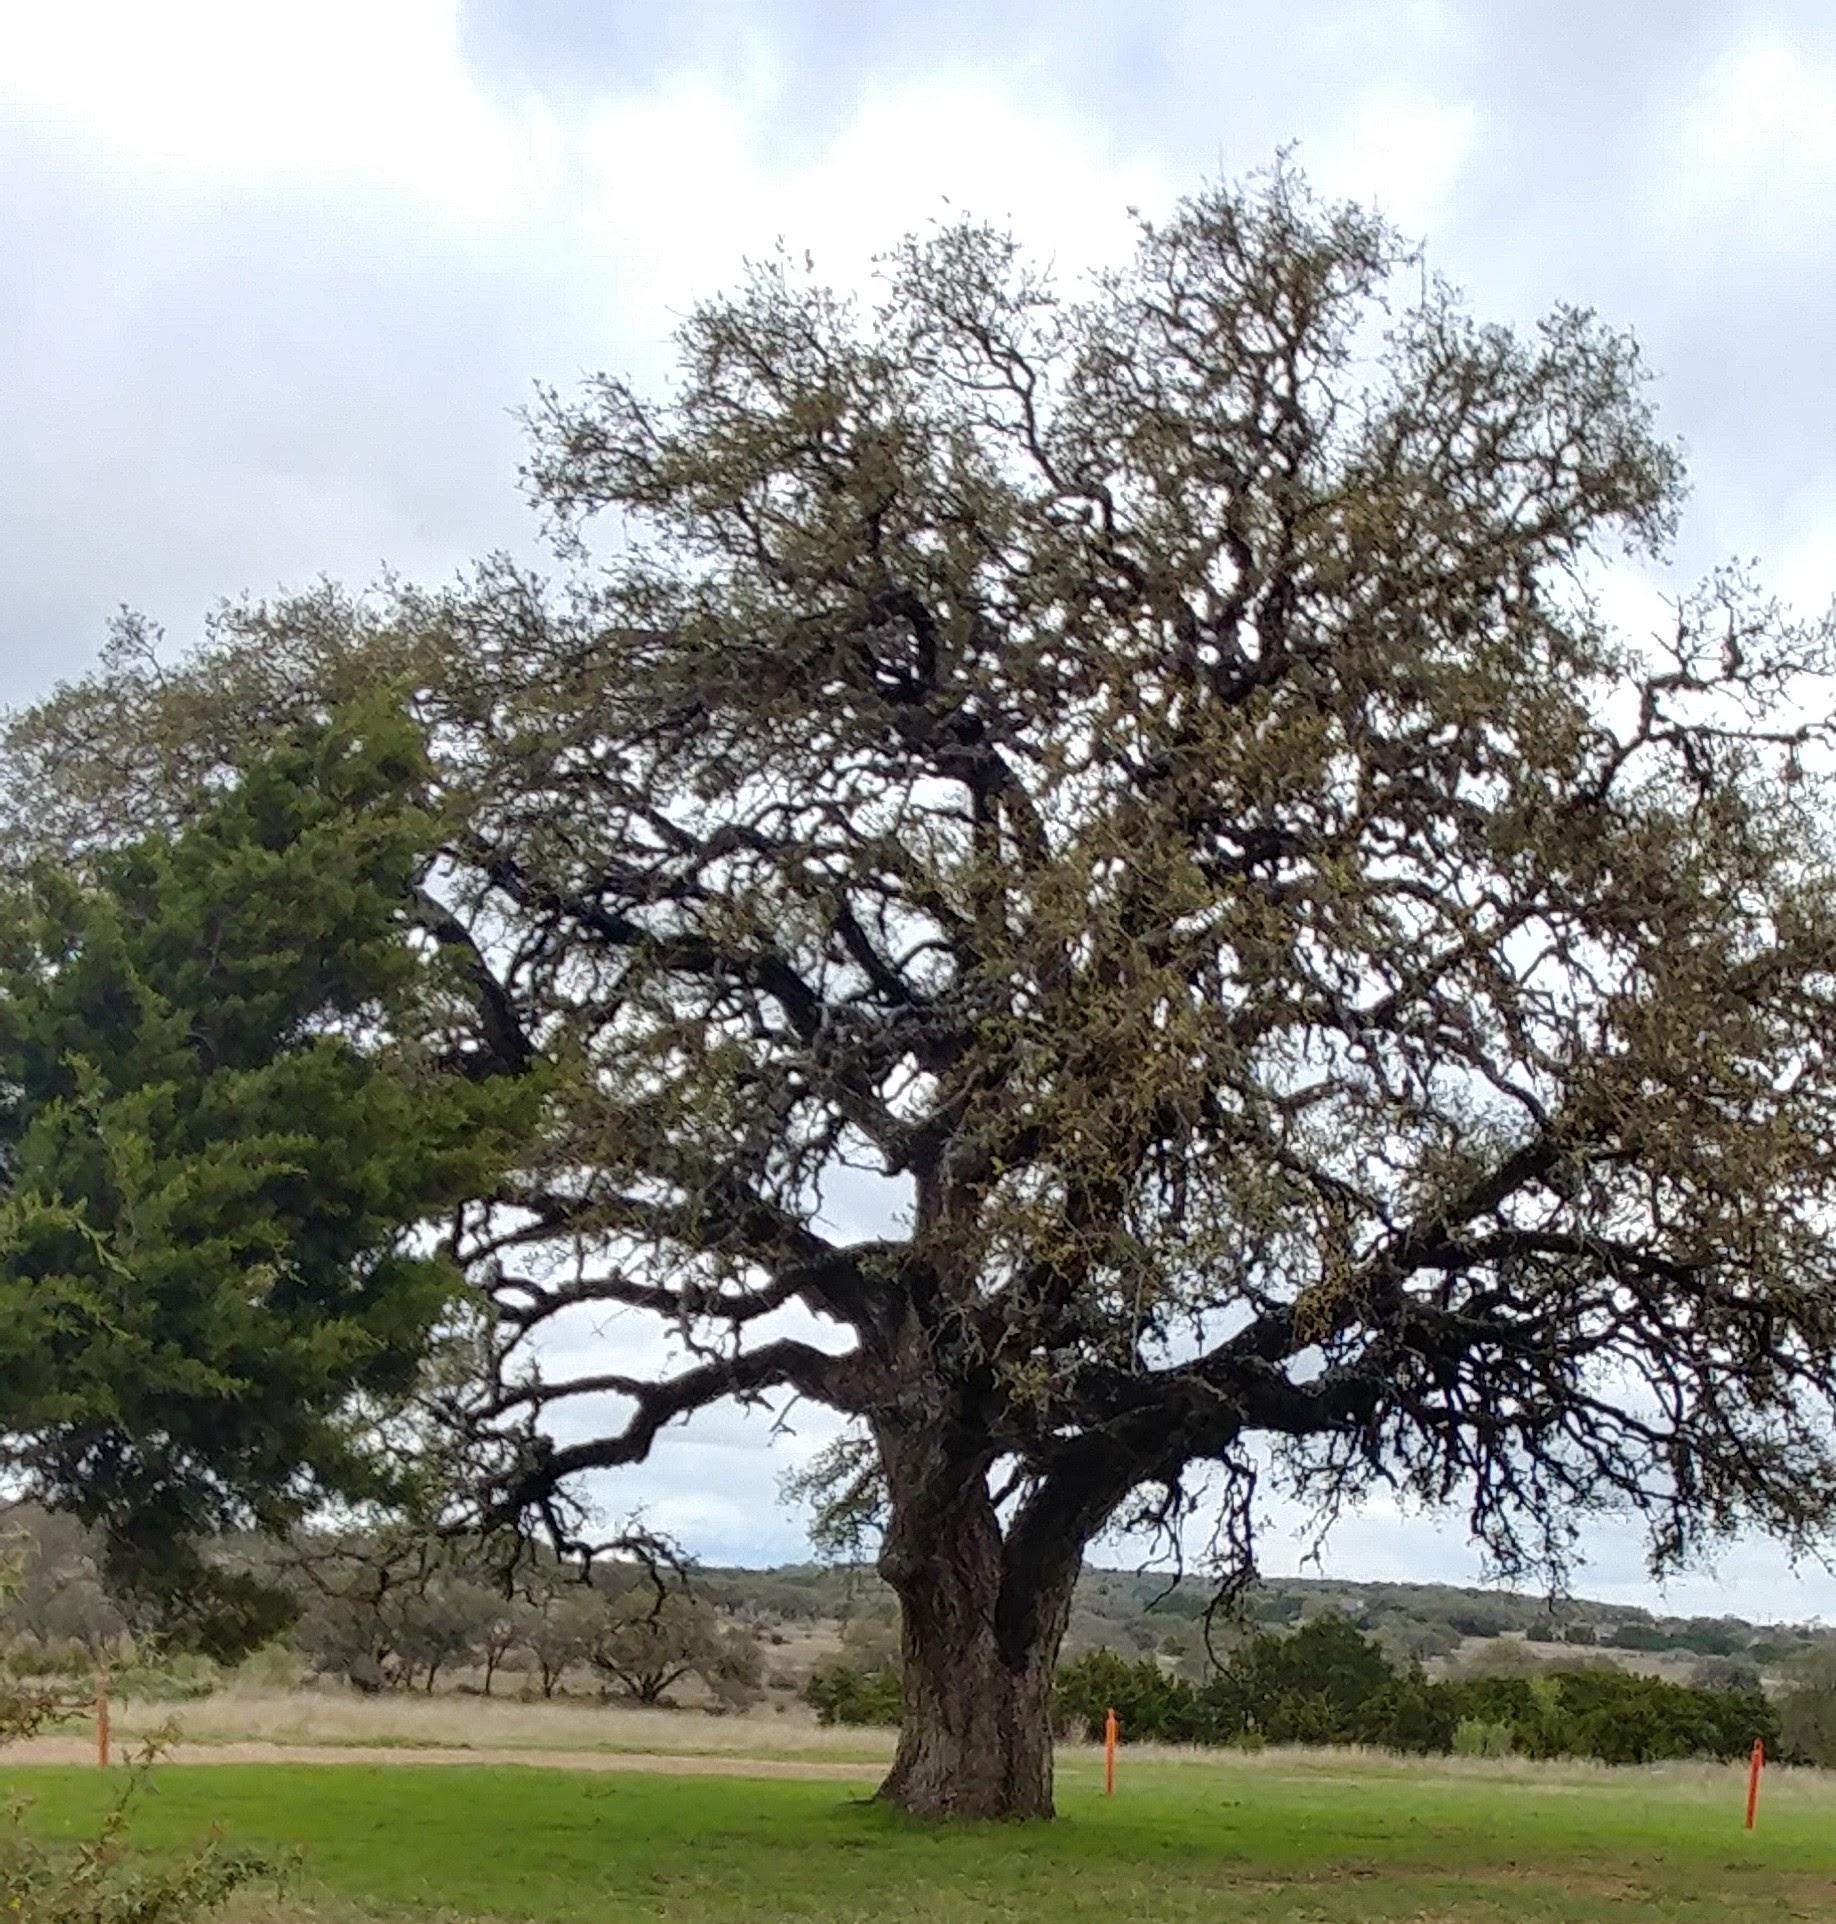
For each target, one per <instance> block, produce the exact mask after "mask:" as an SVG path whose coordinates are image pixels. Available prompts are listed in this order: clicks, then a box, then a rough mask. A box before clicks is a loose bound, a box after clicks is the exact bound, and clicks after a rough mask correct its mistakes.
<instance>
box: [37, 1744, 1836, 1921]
mask: <svg viewBox="0 0 1836 1924" xmlns="http://www.w3.org/2000/svg"><path fill="white" fill-rule="evenodd" d="M1123 1761H1124V1773H1123V1783H1122V1787H1121V1789H1120V1791H1119V1794H1118V1795H1117V1796H1116V1798H1115V1799H1114V1800H1113V1801H1107V1800H1105V1799H1104V1797H1103V1796H1102V1794H1101V1784H1100V1780H1099V1778H1098V1777H1097V1775H1096V1774H1095V1773H1094V1772H1093V1771H1092V1769H1091V1767H1090V1766H1089V1765H1088V1764H1087V1763H1086V1762H1084V1761H1082V1760H1080V1761H1079V1762H1078V1763H1076V1764H1074V1765H1073V1766H1072V1767H1071V1768H1070V1769H1069V1770H1067V1771H1066V1772H1065V1773H1064V1781H1063V1784H1062V1796H1061V1807H1062V1811H1063V1815H1062V1818H1061V1820H1060V1821H1059V1822H1058V1823H1057V1824H1055V1825H1051V1826H1027V1827H1021V1828H1008V1829H1002V1828H994V1827H986V1828H970V1829H962V1830H927V1829H921V1828H918V1827H915V1826H913V1825H911V1824H908V1823H904V1822H901V1821H899V1820H898V1819H896V1818H894V1817H893V1816H891V1815H889V1814H888V1813H887V1812H885V1811H883V1810H880V1809H877V1808H874V1807H872V1806H869V1805H867V1804H866V1803H864V1802H862V1801H859V1800H858V1799H857V1798H856V1797H855V1796H854V1795H853V1794H852V1793H851V1790H850V1788H849V1787H848V1786H845V1785H837V1784H835V1783H805V1782H787V1781H782V1780H779V1781H769V1782H767V1781H747V1780H744V1779H740V1778H731V1777H711V1776H703V1777H675V1776H662V1775H656V1776H649V1775H641V1774H625V1775H609V1774H599V1775H594V1774H586V1773H579V1772H568V1771H550V1770H536V1769H518V1768H504V1767H483V1766H480V1767H476V1768H474V1767H471V1766H458V1767H451V1768H447V1767H422V1768H417V1767H412V1766H408V1767H400V1768H386V1767H385V1768H373V1767H363V1766H336V1765H311V1764H306V1765H260V1766H247V1767H239V1766H193V1767H182V1766H176V1765H175V1766H169V1767H167V1768H166V1769H165V1770H164V1771H162V1773H161V1774H160V1775H159V1777H158V1779H157V1780H156V1783H155V1784H154V1786H153V1788H152V1789H151V1791H150V1792H149V1793H148V1796H147V1799H146V1802H145V1804H144V1805H143V1806H142V1809H141V1812H140V1815H139V1818H138V1819H137V1822H136V1826H135V1835H136V1837H137V1838H138V1840H139V1841H140V1842H141V1843H142V1844H143V1845H145V1846H146V1847H149V1848H154V1849H161V1848H165V1847H168V1846H178V1845H181V1844H183V1843H186V1842H189V1841H192V1840H195V1839H196V1838H197V1837H198V1836H199V1835H200V1834H201V1833H202V1832H204V1831H205V1830H206V1829H207V1828H208V1827H209V1826H210V1825H211V1824H212V1823H213V1822H220V1823H221V1824H222V1826H223V1828H224V1831H225V1833H226V1835H227V1837H228V1838H229V1839H230V1840H231V1841H232V1842H234V1843H236V1844H238V1845H243V1846H254V1845H260V1846H265V1847H267V1848H269V1849H271V1850H275V1851H279V1852H287V1853H293V1852H297V1853H298V1868H297V1869H296V1870H295V1871H294V1872H292V1873H291V1874H290V1877H289V1881H288V1884H287V1886H286V1888H285V1889H284V1890H283V1892H282V1894H281V1896H280V1897H279V1899H278V1900H275V1899H271V1898H268V1897H265V1896H264V1897H263V1898H261V1899H260V1900H258V1901H257V1902H256V1903H255V1904H254V1905H253V1906H251V1907H250V1908H249V1909H248V1910H247V1911H246V1912H245V1915H246V1916H248V1917H250V1918H263V1919H283V1918H284V1919H293V1918H303V1917H312V1918H323V1919H326V1920H338V1921H339V1924H343V1920H346V1919H357V1918H362V1919H371V1918H376V1919H385V1918H387V1919H398V1918H400V1919H408V1918H439V1919H441V1920H453V1919H460V1918H464V1919H471V1918H489V1919H512V1918H514V1919H531V1920H537V1919H539V1920H543V1921H544V1924H548V1921H549V1920H552V1921H553V1924H574V1921H575V1920H579V1921H580V1924H585V1921H586V1920H593V1924H602V1920H614V1919H618V1920H622V1919H652V1920H667V1924H729V1920H736V1919H749V1920H750V1919H767V1920H786V1921H790V1920H795V1921H797V1924H841V1921H842V1920H856V1919H862V1920H864V1919H875V1920H892V1921H897V1920H908V1919H910V1920H917V1919H922V1920H924V1921H925V1924H957V1921H958V1920H967V1919H971V1918H973V1919H978V1920H993V1919H1016V1920H1017V1919H1027V1920H1054V1919H1099V1918H1100V1919H1106V1920H1122V1919H1128V1920H1132V1919H1143V1920H1147V1919H1152V1920H1165V1921H1166V1924H1180V1920H1185V1919H1194V1920H1196V1919H1201V1918H1202V1919H1205V1920H1208V1924H1233V1921H1234V1920H1238V1919H1245V1920H1247V1919H1251V1918H1254V1919H1257V1920H1281V1921H1283V1924H1303V1920H1305V1921H1307V1924H1352V1920H1365V1919H1371V1920H1384V1919H1392V1920H1398V1921H1399V1924H1400V1920H1405V1919H1406V1920H1410V1924H1452V1920H1461V1921H1462V1924H1465V1921H1466V1920H1473V1921H1474V1924H1488V1921H1489V1920H1502V1919H1513V1920H1517V1919H1533V1920H1547V1921H1550V1924H1553V1921H1555V1920H1564V1921H1566V1920H1600V1919H1613V1920H1621V1921H1624V1924H1630V1920H1633V1919H1646V1918H1657V1919H1667V1918H1676V1919H1702V1920H1705V1921H1706V1920H1709V1919H1714V1920H1716V1924H1722V1921H1723V1920H1730V1919H1731V1920H1739V1921H1740V1924H1761V1921H1762V1920H1773V1919H1804V1920H1810V1919H1817V1920H1829V1919H1833V1918H1836V1789H1833V1788H1832V1787H1831V1786H1830V1785H1829V1784H1828V1783H1827V1782H1825V1781H1824V1780H1822V1779H1819V1778H1802V1779H1797V1780H1794V1779H1793V1778H1792V1777H1791V1776H1790V1775H1789V1774H1780V1775H1778V1776H1776V1777H1775V1779H1773V1780H1772V1781H1770V1782H1769V1783H1768V1787H1767V1796H1766V1800H1765V1803H1764V1806H1763V1808H1762V1823H1761V1828H1760V1829H1759V1830H1758V1831H1757V1832H1756V1833H1755V1834H1754V1835H1752V1836H1751V1837H1749V1836H1748V1835H1747V1834H1746V1833H1745V1831H1744V1830H1743V1829H1742V1827H1741V1812H1740V1792H1741V1784H1740V1777H1739V1773H1737V1772H1732V1771H1730V1772H1725V1773H1724V1772H1719V1771H1706V1770H1704V1771H1695V1770H1680V1771H1674V1772H1654V1773H1650V1774H1647V1773H1641V1772H1630V1771H1626V1772H1614V1773H1605V1772H1602V1773H1580V1772H1569V1773H1538V1772H1535V1771H1530V1770H1522V1771H1519V1772H1516V1773H1514V1774H1501V1773H1497V1772H1492V1773H1487V1772H1483V1771H1479V1770H1465V1771H1462V1770H1460V1769H1458V1768H1452V1769H1440V1770H1437V1769H1435V1768H1433V1767H1426V1766H1420V1767H1417V1766H1401V1765H1395V1766H1392V1765H1385V1764H1375V1763H1368V1762H1360V1761H1358V1760H1355V1759H1348V1760H1344V1761H1334V1760H1326V1759H1321V1760H1317V1761H1314V1760H1308V1761H1297V1760H1295V1759H1292V1758H1287V1759H1281V1760H1278V1761H1265V1760H1258V1759H1233V1760H1231V1761H1229V1762H1220V1763H1205V1764H1182V1763H1141V1762H1136V1761H1135V1760H1132V1759H1130V1758H1128V1757H1127V1755H1126V1753H1125V1755H1124V1760H1123ZM0 1779H3V1780H4V1783H3V1788H4V1789H5V1790H6V1791H7V1792H8V1793H10V1794H12V1795H14V1796H19V1795H23V1796H26V1797H28V1798H30V1799H31V1800H32V1808H31V1811H30V1814H29V1816H28V1818H27V1821H28V1822H29V1823H31V1824H33V1825H35V1826H40V1827H43V1828H45V1829H47V1830H52V1831H56V1832H60V1833H62V1832H69V1833H71V1834H75V1832H76V1831H77V1830H78V1828H79V1827H81V1826H83V1825H86V1824H90V1823H93V1821H94V1819H95V1817H96V1816H97V1814H98V1812H99V1811H100V1809H101V1807H102V1804H103V1801H104V1799H105V1797H106V1796H107V1795H108V1791H109V1786H108V1782H107V1780H105V1779H104V1778H103V1777H102V1776H101V1773H99V1772H96V1771H93V1770H92V1771H83V1770H76V1769H61V1768H58V1769H32V1770H17V1769H16V1770H12V1771H6V1772H0ZM869 1783H870V1780H869V1779H868V1778H866V1777H863V1780H862V1784H861V1792H862V1794H863V1795H864V1793H865V1792H866V1790H867V1789H868V1788H869Z"/></svg>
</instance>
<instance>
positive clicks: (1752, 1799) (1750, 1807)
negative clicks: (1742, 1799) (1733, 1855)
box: [1747, 1737, 1766, 1830]
mask: <svg viewBox="0 0 1836 1924" xmlns="http://www.w3.org/2000/svg"><path fill="white" fill-rule="evenodd" d="M1765 1767H1766V1740H1765V1738H1763V1737H1755V1738H1754V1740H1753V1762H1752V1764H1751V1766H1750V1767H1749V1768H1748V1771H1747V1828H1748V1829H1749V1830H1751V1829H1752V1828H1753V1820H1754V1818H1755V1817H1756V1816H1757V1815H1758V1814H1759V1780H1760V1772H1761V1771H1762V1770H1764V1769H1765Z"/></svg>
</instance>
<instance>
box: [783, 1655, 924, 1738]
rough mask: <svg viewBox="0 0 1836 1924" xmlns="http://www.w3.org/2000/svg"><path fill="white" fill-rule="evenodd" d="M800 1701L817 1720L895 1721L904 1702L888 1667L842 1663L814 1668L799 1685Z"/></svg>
mask: <svg viewBox="0 0 1836 1924" xmlns="http://www.w3.org/2000/svg"><path fill="white" fill-rule="evenodd" d="M803 1701H804V1702H805V1703H806V1704H808V1705H809V1706H810V1708H811V1709H812V1710H814V1711H815V1713H816V1721H817V1722H818V1723H820V1724H896V1723H898V1721H899V1717H900V1713H901V1711H902V1709H903V1703H904V1699H903V1695H902V1692H901V1689H900V1685H899V1679H898V1677H897V1676H896V1675H895V1674H894V1673H893V1672H892V1671H890V1670H857V1669H854V1668H853V1667H852V1666H851V1665H848V1664H843V1663H837V1664H828V1665H826V1666H825V1667H824V1668H823V1669H821V1670H818V1671H817V1672H816V1674H815V1675H814V1676H813V1677H811V1679H810V1680H809V1682H808V1683H806V1684H805V1685H804V1686H803Z"/></svg>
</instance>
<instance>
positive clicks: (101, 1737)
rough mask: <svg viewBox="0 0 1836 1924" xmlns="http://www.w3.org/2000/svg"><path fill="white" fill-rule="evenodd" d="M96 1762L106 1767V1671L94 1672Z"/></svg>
mask: <svg viewBox="0 0 1836 1924" xmlns="http://www.w3.org/2000/svg"><path fill="white" fill-rule="evenodd" d="M96 1762H97V1763H98V1764H100V1765H101V1766H102V1768H103V1769H104V1770H106V1769H107V1768H108V1673H107V1671H105V1670H98V1671H97V1672H96Z"/></svg>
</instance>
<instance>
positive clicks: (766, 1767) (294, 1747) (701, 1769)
mask: <svg viewBox="0 0 1836 1924" xmlns="http://www.w3.org/2000/svg"><path fill="white" fill-rule="evenodd" d="M95 1755H96V1753H95V1748H94V1746H93V1745H92V1744H90V1743H88V1742H86V1741H83V1740H81V1739H77V1738H72V1737H38V1738H34V1739H33V1740H32V1741H31V1742H29V1743H20V1744H13V1745H9V1746H8V1748H7V1751H6V1755H5V1758H4V1760H0V1761H3V1762H4V1764H5V1765H6V1766H7V1767H9V1768H10V1767H11V1766H13V1765H15V1764H28V1765H29V1764H89V1763H93V1762H94V1761H95ZM165 1761H166V1762H167V1763H173V1764H525V1765H528V1766H529V1767H531V1768H532V1769H537V1770H612V1771H633V1770H637V1771H655V1772H658V1773H660V1774H662V1775H665V1776H672V1777H805V1778H814V1779H821V1780H824V1781H830V1782H836V1783H863V1784H871V1783H873V1782H875V1781H876V1780H877V1779H878V1778H879V1777H881V1776H882V1775H884V1773H885V1770H886V1766H885V1765H884V1764H874V1763H858V1764H849V1763H835V1762H831V1761H829V1760H827V1759H818V1758H802V1757H735V1756H731V1755H722V1754H717V1753H709V1752H701V1753H699V1754H696V1755H692V1756H672V1755H670V1754H669V1753H668V1752H665V1751H636V1750H508V1749H489V1750H485V1749H480V1750H469V1749H461V1748H459V1747H457V1746H451V1747H448V1746H433V1745H428V1746H421V1745H414V1746H409V1745H395V1744H264V1743H247V1742H243V1743H225V1744H184V1743H181V1744H175V1745H174V1746H173V1747H172V1749H171V1750H169V1751H168V1752H167V1753H166V1756H165Z"/></svg>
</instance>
